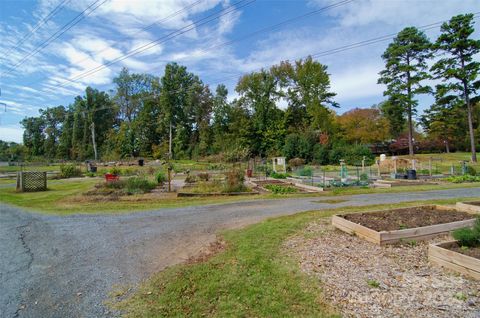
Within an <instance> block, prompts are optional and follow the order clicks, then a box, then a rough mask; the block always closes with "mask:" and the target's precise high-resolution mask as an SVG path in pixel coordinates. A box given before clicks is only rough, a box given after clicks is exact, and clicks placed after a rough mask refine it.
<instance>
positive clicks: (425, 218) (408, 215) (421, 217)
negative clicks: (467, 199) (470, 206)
mask: <svg viewBox="0 0 480 318" xmlns="http://www.w3.org/2000/svg"><path fill="white" fill-rule="evenodd" d="M344 218H345V219H347V220H349V221H351V222H353V223H357V224H360V225H363V226H365V227H368V228H370V229H373V230H375V231H378V232H380V231H396V230H404V229H410V228H416V227H422V226H429V225H435V224H444V223H450V222H457V221H463V220H469V219H473V218H474V216H472V215H471V214H469V213H467V212H459V211H456V210H437V209H435V208H434V207H413V208H405V209H395V210H386V211H378V212H369V213H354V214H348V215H345V216H344Z"/></svg>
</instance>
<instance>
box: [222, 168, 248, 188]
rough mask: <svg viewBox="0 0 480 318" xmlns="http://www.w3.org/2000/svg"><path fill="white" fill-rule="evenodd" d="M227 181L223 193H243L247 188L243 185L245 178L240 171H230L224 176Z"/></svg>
mask: <svg viewBox="0 0 480 318" xmlns="http://www.w3.org/2000/svg"><path fill="white" fill-rule="evenodd" d="M226 177H227V180H226V184H225V189H224V190H223V192H244V191H246V190H247V187H246V186H245V185H244V184H243V181H244V180H245V176H244V174H243V172H242V171H240V170H232V171H229V172H228V173H227V174H226Z"/></svg>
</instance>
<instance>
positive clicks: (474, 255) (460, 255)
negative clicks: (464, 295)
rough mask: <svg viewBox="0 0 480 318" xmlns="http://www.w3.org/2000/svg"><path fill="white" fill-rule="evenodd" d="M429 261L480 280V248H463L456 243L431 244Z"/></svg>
mask: <svg viewBox="0 0 480 318" xmlns="http://www.w3.org/2000/svg"><path fill="white" fill-rule="evenodd" d="M428 258H429V260H430V261H431V262H432V263H434V264H438V265H440V266H443V267H445V268H449V269H451V270H454V271H456V272H459V273H462V274H465V275H468V276H470V277H473V278H475V279H478V280H480V247H479V246H477V247H470V248H462V246H460V245H459V244H458V243H457V242H456V241H449V242H443V243H438V244H431V245H430V247H429V249H428Z"/></svg>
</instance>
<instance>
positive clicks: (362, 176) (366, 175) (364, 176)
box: [360, 173, 368, 181]
mask: <svg viewBox="0 0 480 318" xmlns="http://www.w3.org/2000/svg"><path fill="white" fill-rule="evenodd" d="M360 181H368V174H366V173H362V174H360Z"/></svg>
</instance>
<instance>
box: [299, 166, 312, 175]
mask: <svg viewBox="0 0 480 318" xmlns="http://www.w3.org/2000/svg"><path fill="white" fill-rule="evenodd" d="M298 175H299V176H302V177H311V176H313V169H312V168H311V167H303V168H302V169H300V170H298Z"/></svg>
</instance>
